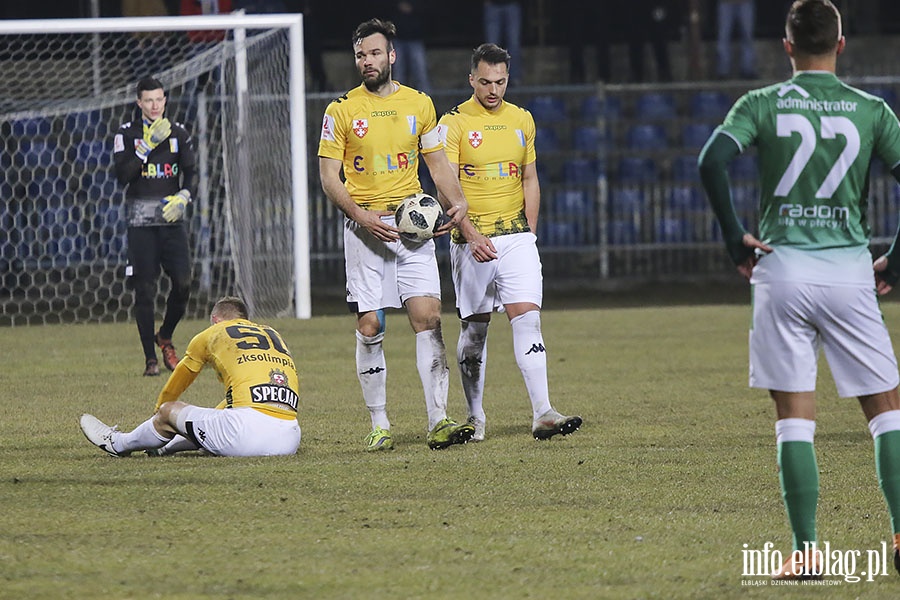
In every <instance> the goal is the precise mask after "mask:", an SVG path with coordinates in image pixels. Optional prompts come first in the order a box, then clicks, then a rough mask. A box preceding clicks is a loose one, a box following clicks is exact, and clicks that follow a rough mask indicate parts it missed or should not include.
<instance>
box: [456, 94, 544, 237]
mask: <svg viewBox="0 0 900 600" xmlns="http://www.w3.org/2000/svg"><path fill="white" fill-rule="evenodd" d="M438 131H439V132H440V135H441V139H442V140H443V141H444V151H445V152H446V153H447V158H448V159H449V160H450V162H451V164H456V165H458V167H459V181H460V184H461V185H462V189H463V193H464V194H465V195H466V200H467V201H468V203H469V213H468V215H469V220H470V221H471V222H472V224H473V225H474V226H475V228H476V229H477V230H478V231H480V232H481V233H483V234H484V235H486V236H488V237H490V236H495V235H503V234H506V233H521V232H524V231H530V227H529V223H528V219H527V217H526V215H525V194H524V188H523V177H524V176H525V171H526V168H527V169H528V170H529V171H531V170H532V169H534V166H535V165H534V163H535V152H534V133H535V127H534V119H533V118H532V117H531V113H529V112H528V111H527V110H525V109H522V108H519V107H518V106H516V105H514V104H510V103H509V102H501V103H499V104H498V105H497V107H496V108H493V109H489V108H486V107H485V106H484V105H482V104H481V102H480V101H479V100H478V99H477V98H476V97H475V96H472V97H471V98H469V99H468V100H466V101H465V102H463V103H462V104H460V105H458V106H456V107H455V108H453V109H452V110H450V112H448V113H447V114H445V115H444V116H443V117H441V120H440V123H439V127H438ZM453 241H455V242H462V241H463V237H462V234H461V233H460V232H459V231H458V230H456V231H454V232H453Z"/></svg>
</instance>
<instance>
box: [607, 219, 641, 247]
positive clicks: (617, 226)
mask: <svg viewBox="0 0 900 600" xmlns="http://www.w3.org/2000/svg"><path fill="white" fill-rule="evenodd" d="M607 233H608V235H609V243H610V244H635V243H637V241H638V233H639V232H638V228H637V225H635V224H634V219H611V220H610V221H609V225H608V230H607Z"/></svg>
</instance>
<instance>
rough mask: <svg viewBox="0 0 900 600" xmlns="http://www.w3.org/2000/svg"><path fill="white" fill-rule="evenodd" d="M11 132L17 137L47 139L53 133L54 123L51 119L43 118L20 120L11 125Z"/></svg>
mask: <svg viewBox="0 0 900 600" xmlns="http://www.w3.org/2000/svg"><path fill="white" fill-rule="evenodd" d="M10 131H11V132H12V134H13V136H15V137H21V138H35V137H46V136H49V135H50V134H51V133H52V132H53V123H52V122H51V121H50V120H49V119H45V118H42V117H35V118H33V119H18V120H16V121H13V122H12V123H10Z"/></svg>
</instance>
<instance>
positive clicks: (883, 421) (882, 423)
mask: <svg viewBox="0 0 900 600" xmlns="http://www.w3.org/2000/svg"><path fill="white" fill-rule="evenodd" d="M898 430H900V410H888V411H885V412H883V413H881V414H878V415H875V416H874V417H872V420H871V421H869V431H871V432H872V439H875V438H877V437H878V436H880V435H884V434H885V433H888V432H890V431H898Z"/></svg>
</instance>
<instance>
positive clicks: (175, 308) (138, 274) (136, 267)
mask: <svg viewBox="0 0 900 600" xmlns="http://www.w3.org/2000/svg"><path fill="white" fill-rule="evenodd" d="M160 269H162V271H164V272H165V274H166V275H167V276H168V277H169V282H170V283H171V287H170V289H169V296H168V298H167V299H166V314H165V316H164V317H163V322H162V325H161V326H160V328H159V337H160V338H163V339H172V334H173V333H174V332H175V326H176V325H177V324H178V321H180V320H181V317H183V316H184V312H185V310H187V303H188V299H189V298H190V294H191V252H190V248H189V246H188V234H187V228H186V227H185V225H184V223H177V224H175V225H162V226H154V227H129V228H128V270H127V271H126V273H127V275H128V283H129V285H130V286H131V289H132V290H134V320H135V321H137V327H138V334H139V335H140V337H141V346H142V347H143V349H144V358H145V359H151V358H156V330H155V323H154V318H155V316H154V313H155V307H156V292H157V283H158V280H159V275H160Z"/></svg>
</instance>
